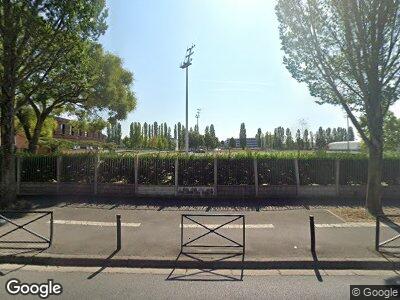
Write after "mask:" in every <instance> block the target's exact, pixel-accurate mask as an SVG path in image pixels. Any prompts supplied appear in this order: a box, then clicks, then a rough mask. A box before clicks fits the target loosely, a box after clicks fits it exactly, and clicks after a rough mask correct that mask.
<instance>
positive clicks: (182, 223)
mask: <svg viewBox="0 0 400 300" xmlns="http://www.w3.org/2000/svg"><path fill="white" fill-rule="evenodd" d="M182 248H183V215H181V252H182Z"/></svg>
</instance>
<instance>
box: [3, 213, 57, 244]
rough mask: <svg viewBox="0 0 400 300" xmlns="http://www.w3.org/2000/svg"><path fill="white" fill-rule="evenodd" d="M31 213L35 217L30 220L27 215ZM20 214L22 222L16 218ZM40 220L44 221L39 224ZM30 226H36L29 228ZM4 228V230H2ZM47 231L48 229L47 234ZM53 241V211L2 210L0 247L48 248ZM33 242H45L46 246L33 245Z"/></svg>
mask: <svg viewBox="0 0 400 300" xmlns="http://www.w3.org/2000/svg"><path fill="white" fill-rule="evenodd" d="M29 215H34V216H35V217H34V218H33V219H29V220H28V219H27V216H29ZM19 216H21V221H20V222H18V221H16V220H15V218H16V217H19ZM22 216H23V217H22ZM46 217H47V218H49V220H48V221H46ZM39 220H41V221H43V222H41V223H40V224H38V223H39ZM47 224H48V225H47ZM28 226H31V227H32V226H34V227H36V228H35V229H33V228H28ZM3 228H4V230H2V229H3ZM46 231H48V233H47V234H46ZM46 235H47V236H46ZM52 241H53V212H52V211H20V210H19V211H17V210H7V211H0V249H24V248H29V249H39V250H40V249H47V248H49V247H50V246H51V244H52ZM32 244H34V245H42V244H44V247H40V248H39V247H31V246H30V245H32ZM5 245H7V246H5Z"/></svg>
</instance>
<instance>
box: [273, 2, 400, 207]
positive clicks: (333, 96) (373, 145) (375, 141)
mask: <svg viewBox="0 0 400 300" xmlns="http://www.w3.org/2000/svg"><path fill="white" fill-rule="evenodd" d="M399 8H400V2H399V1H396V0H387V1H380V0H371V1H365V0H352V1H329V0H313V1H299V0H280V1H279V2H278V4H277V6H276V11H277V16H278V19H279V23H280V26H279V29H280V37H281V41H282V49H283V50H284V52H285V57H284V63H285V65H286V67H287V68H288V70H289V71H290V73H291V74H292V76H293V77H294V78H295V79H296V80H298V81H300V82H305V83H306V84H307V85H308V87H309V90H310V93H311V95H312V96H315V97H318V98H319V100H318V101H317V103H320V104H323V103H330V104H333V105H340V106H341V107H342V108H343V109H344V110H345V111H346V113H347V116H348V117H349V118H350V120H351V121H352V123H353V125H354V127H355V128H356V129H357V131H358V133H359V134H360V136H361V138H362V139H363V141H364V142H365V144H366V145H367V147H368V150H369V162H368V183H367V197H366V207H367V209H368V210H369V212H370V213H372V214H376V213H380V212H381V211H382V203H381V190H382V186H381V179H382V165H383V140H384V139H383V122H384V118H385V116H386V115H387V112H388V110H389V107H390V106H391V105H393V103H395V101H397V99H398V96H399V92H400V87H399V85H400V76H399V67H400V18H399ZM356 113H357V114H356ZM359 115H361V116H365V118H366V120H367V128H368V132H367V131H365V130H364V129H363V128H362V127H361V124H360V119H359V117H358V116H359Z"/></svg>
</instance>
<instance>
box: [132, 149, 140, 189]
mask: <svg viewBox="0 0 400 300" xmlns="http://www.w3.org/2000/svg"><path fill="white" fill-rule="evenodd" d="M133 171H134V176H135V178H134V180H135V187H134V189H135V195H136V194H137V193H138V189H139V187H138V182H139V179H138V174H139V154H137V155H136V156H135V160H134V162H133Z"/></svg>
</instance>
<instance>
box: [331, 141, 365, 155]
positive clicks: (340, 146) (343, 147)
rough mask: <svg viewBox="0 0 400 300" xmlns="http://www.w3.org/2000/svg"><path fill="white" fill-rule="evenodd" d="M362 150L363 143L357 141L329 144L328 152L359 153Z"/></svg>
mask: <svg viewBox="0 0 400 300" xmlns="http://www.w3.org/2000/svg"><path fill="white" fill-rule="evenodd" d="M360 149H361V143H360V142H357V141H349V142H347V141H344V142H333V143H329V144H328V151H350V152H359V151H360Z"/></svg>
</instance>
